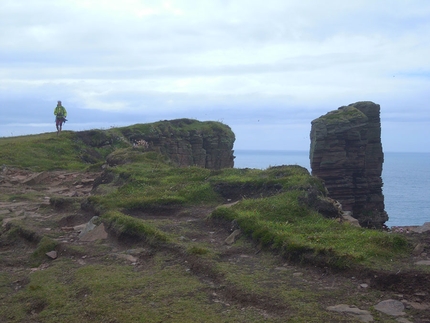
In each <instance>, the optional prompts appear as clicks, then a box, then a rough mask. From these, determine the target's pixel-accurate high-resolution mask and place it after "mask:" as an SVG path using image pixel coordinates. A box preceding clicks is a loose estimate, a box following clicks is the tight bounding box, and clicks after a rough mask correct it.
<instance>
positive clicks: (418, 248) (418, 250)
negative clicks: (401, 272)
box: [412, 243, 424, 256]
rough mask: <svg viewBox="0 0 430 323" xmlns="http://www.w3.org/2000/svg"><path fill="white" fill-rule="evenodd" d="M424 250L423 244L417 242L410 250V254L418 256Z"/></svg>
mask: <svg viewBox="0 0 430 323" xmlns="http://www.w3.org/2000/svg"><path fill="white" fill-rule="evenodd" d="M423 251H424V245H423V244H422V243H418V244H417V245H416V246H415V248H414V250H413V251H412V254H413V255H414V256H419V255H420V254H421V253H422V252H423Z"/></svg>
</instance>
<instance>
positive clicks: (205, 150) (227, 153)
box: [77, 119, 235, 169]
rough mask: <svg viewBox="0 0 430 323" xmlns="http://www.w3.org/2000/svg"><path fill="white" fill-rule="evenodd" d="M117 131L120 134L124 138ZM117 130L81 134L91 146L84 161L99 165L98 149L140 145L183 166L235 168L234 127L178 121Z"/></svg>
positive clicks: (210, 122)
mask: <svg viewBox="0 0 430 323" xmlns="http://www.w3.org/2000/svg"><path fill="white" fill-rule="evenodd" d="M115 131H119V132H120V135H118V133H116V132H115ZM115 131H106V130H89V131H81V132H79V133H77V137H78V140H81V141H83V142H84V143H85V144H86V145H88V149H87V150H86V151H84V152H83V154H82V159H83V160H84V161H86V162H88V163H97V162H100V160H101V159H103V156H101V155H100V154H99V153H98V150H97V148H106V149H108V148H109V147H111V148H112V147H114V146H117V147H118V146H120V147H121V146H123V147H130V145H135V144H138V145H139V146H141V147H140V148H142V149H144V150H152V151H157V152H160V153H162V154H163V155H166V156H167V157H168V158H169V159H170V160H171V161H172V162H174V163H176V164H177V165H178V166H180V167H184V166H200V167H204V168H210V169H221V168H231V167H233V166H234V156H233V144H234V141H235V136H234V133H233V132H232V130H231V129H230V127H228V126H227V125H225V124H222V123H220V122H214V121H205V122H201V121H197V120H193V119H175V120H164V121H159V122H154V123H148V124H136V125H133V126H129V127H123V128H117V129H116V130H115ZM112 150H113V149H112Z"/></svg>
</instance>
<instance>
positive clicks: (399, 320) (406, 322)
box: [396, 317, 413, 323]
mask: <svg viewBox="0 0 430 323" xmlns="http://www.w3.org/2000/svg"><path fill="white" fill-rule="evenodd" d="M396 321H397V322H399V323H413V322H411V321H409V320H408V319H405V318H404V317H400V318H398V319H397V320H396Z"/></svg>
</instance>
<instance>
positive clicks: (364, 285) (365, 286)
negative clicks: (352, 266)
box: [360, 284, 369, 288]
mask: <svg viewBox="0 0 430 323" xmlns="http://www.w3.org/2000/svg"><path fill="white" fill-rule="evenodd" d="M360 287H361V288H367V287H369V285H367V284H360Z"/></svg>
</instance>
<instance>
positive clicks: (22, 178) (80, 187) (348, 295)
mask: <svg viewBox="0 0 430 323" xmlns="http://www.w3.org/2000/svg"><path fill="white" fill-rule="evenodd" d="M99 175H100V174H98V173H81V172H63V171H57V172H41V173H32V172H27V171H23V170H16V169H3V171H2V172H0V217H1V218H2V219H3V222H2V223H3V228H2V229H3V230H5V228H6V227H7V226H8V223H10V222H12V221H22V222H23V223H24V224H25V227H26V228H28V235H29V236H28V239H27V240H28V242H29V243H28V244H14V245H0V257H1V260H2V262H1V264H0V270H1V271H5V272H10V273H14V272H20V271H21V272H22V271H23V270H24V269H25V270H28V263H27V261H26V260H27V259H28V256H29V255H30V254H31V252H33V250H34V245H32V244H31V234H32V233H35V234H37V235H40V236H43V234H46V233H47V232H49V233H56V237H57V240H58V241H59V242H60V243H61V249H60V250H59V252H58V255H57V257H74V256H75V255H74V254H73V253H71V252H70V251H68V250H69V249H70V248H69V247H68V246H70V245H75V246H76V245H78V246H80V247H82V248H85V256H84V257H79V258H77V259H76V261H77V263H78V264H79V265H82V266H85V265H86V264H89V263H97V262H103V261H105V259H106V255H107V254H108V255H109V256H110V258H111V259H117V261H120V262H123V263H124V264H125V265H132V266H134V268H135V270H136V271H145V270H147V268H148V266H149V264H150V263H151V262H150V260H151V259H152V258H153V257H154V254H157V253H163V254H164V255H165V257H166V259H167V260H166V263H165V266H171V265H173V264H176V265H177V264H179V265H180V266H182V267H183V268H184V270H185V271H188V272H190V273H191V274H193V275H195V276H196V277H198V278H199V279H200V281H202V282H203V283H204V284H205V285H206V286H207V297H208V299H210V301H211V302H213V303H214V304H221V305H223V308H225V311H229V310H230V309H231V308H233V307H234V308H239V309H243V311H250V312H253V313H257V314H258V315H260V316H261V318H262V321H264V320H271V321H278V320H279V322H281V321H282V317H283V316H285V313H288V312H294V311H296V312H300V311H303V310H304V309H301V308H300V307H304V308H306V307H309V309H311V308H312V307H318V310H319V311H326V310H327V308H328V307H330V306H335V305H338V304H349V305H351V306H355V307H357V308H359V309H362V310H364V311H369V315H370V316H371V317H373V318H374V319H378V320H380V321H383V322H396V320H397V322H430V295H429V293H430V291H429V290H428V289H426V286H427V285H426V284H423V282H420V281H417V280H416V279H414V277H413V275H411V274H407V275H406V274H405V275H404V276H402V273H397V275H395V276H393V277H388V276H387V277H382V276H381V277H367V276H365V275H363V276H361V275H360V274H359V273H355V274H354V273H346V274H340V273H333V272H331V271H330V270H328V269H327V268H317V267H306V266H300V265H298V264H295V263H291V262H288V261H286V260H285V259H282V258H281V257H279V256H277V255H275V254H273V253H270V252H267V251H264V250H261V248H260V247H259V246H258V245H255V244H253V242H252V241H250V240H248V239H246V238H245V237H243V236H238V237H237V239H236V240H235V242H234V243H226V239H227V237H229V236H230V235H231V234H232V232H233V230H234V229H237V228H234V227H233V228H232V226H231V225H230V224H226V223H215V222H213V221H208V220H207V215H209V214H210V212H211V211H212V209H211V208H202V207H200V208H197V207H196V208H188V209H174V208H171V209H164V210H156V211H154V210H153V211H148V212H140V213H135V214H132V215H133V216H134V217H138V218H141V219H144V220H146V221H149V222H151V223H153V224H154V225H155V226H157V227H158V228H159V229H160V230H162V231H164V232H168V233H169V234H170V235H172V236H174V237H176V239H177V243H176V244H175V245H174V246H170V247H169V248H157V247H154V246H152V247H151V246H140V247H138V248H132V249H130V245H129V244H127V243H124V242H122V241H117V240H116V239H115V238H114V237H111V236H109V235H107V233H106V231H104V230H103V228H102V230H100V234H101V236H98V238H100V237H102V238H101V239H98V240H99V241H100V240H102V241H103V248H100V242H98V243H97V244H96V243H95V242H94V241H93V240H97V236H96V237H95V238H94V239H87V240H85V239H82V237H81V238H80V237H79V234H80V232H81V231H82V230H83V228H84V226H85V225H86V224H87V223H88V221H89V220H90V219H91V218H92V217H93V214H90V213H86V212H84V211H82V210H81V209H80V208H79V206H78V205H77V206H75V207H67V208H64V209H61V208H58V207H57V208H56V207H53V205H52V203H50V200H52V198H57V199H58V198H70V197H74V198H75V200H76V201H79V199H80V198H82V199H83V198H85V197H87V196H88V195H90V194H91V190H92V184H93V182H94V180H95V179H96V178H97V177H98V176H99ZM419 239H421V240H422V247H423V248H424V249H423V252H421V253H417V255H411V261H417V260H422V261H426V260H428V259H429V258H428V256H427V254H426V253H425V252H424V251H425V250H427V249H426V248H429V245H430V235H428V234H427V235H421V236H420V238H419ZM190 250H192V251H193V252H190ZM206 252H208V253H209V254H212V255H216V256H213V257H201V256H200V254H203V253H206ZM49 265H50V262H49V261H48V259H47V262H46V263H45V264H43V265H42V266H49ZM42 268H43V267H42ZM33 270H40V268H34V269H33ZM393 280H396V282H394V281H393ZM399 282H401V283H399ZM287 291H288V293H287ZM292 291H293V293H292ZM293 295H294V296H293ZM387 299H394V300H398V301H402V302H403V303H404V304H405V305H406V308H405V313H406V314H405V316H404V317H403V321H399V319H400V318H399V317H397V316H387V315H385V314H381V313H379V312H375V311H374V310H372V309H373V307H374V306H375V305H376V304H377V303H378V302H379V301H382V300H387ZM327 311H328V310H327ZM257 314H256V315H257ZM330 315H331V316H330V317H331V322H356V320H362V321H364V316H360V315H357V314H347V313H340V314H339V313H337V312H333V314H330ZM312 322H313V320H312Z"/></svg>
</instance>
